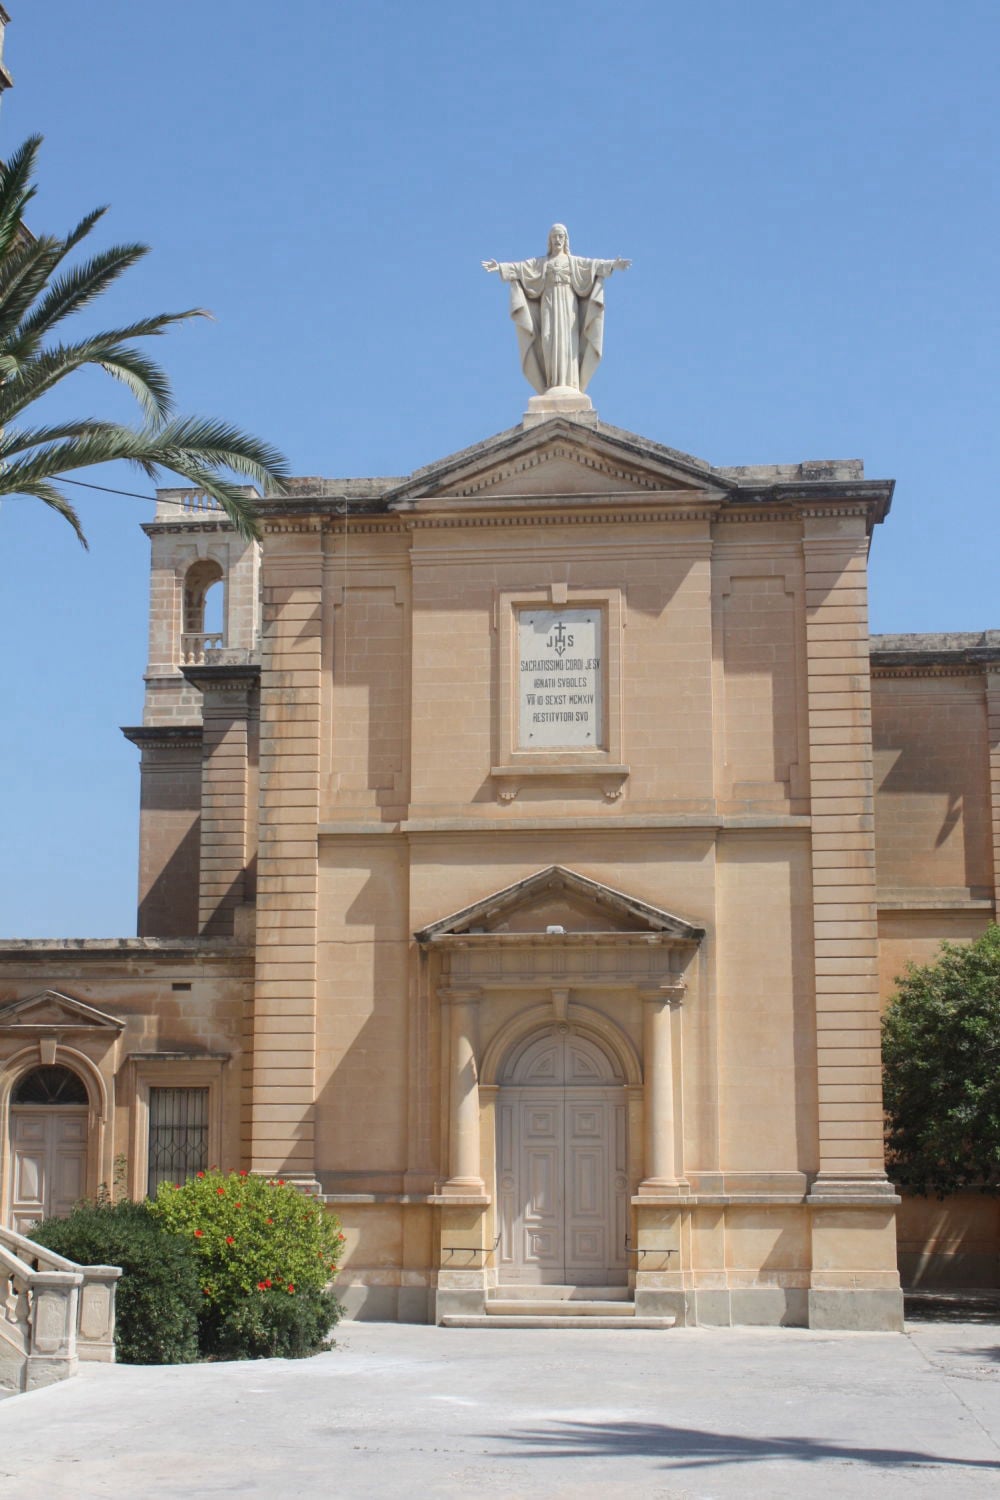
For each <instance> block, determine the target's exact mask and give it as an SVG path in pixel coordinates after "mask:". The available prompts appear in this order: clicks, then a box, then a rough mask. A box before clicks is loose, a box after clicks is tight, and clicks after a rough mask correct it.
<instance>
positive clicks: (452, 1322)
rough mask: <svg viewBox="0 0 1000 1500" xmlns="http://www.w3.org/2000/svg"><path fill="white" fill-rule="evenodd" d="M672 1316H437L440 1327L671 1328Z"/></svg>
mask: <svg viewBox="0 0 1000 1500" xmlns="http://www.w3.org/2000/svg"><path fill="white" fill-rule="evenodd" d="M675 1321H676V1320H675V1319H674V1318H637V1317H634V1316H633V1317H631V1318H625V1317H607V1316H603V1317H594V1318H587V1317H583V1318H579V1317H575V1316H573V1315H572V1314H567V1313H564V1314H561V1315H559V1316H553V1315H551V1314H545V1315H537V1316H533V1315H532V1314H530V1313H519V1314H516V1315H512V1314H509V1313H508V1314H505V1315H503V1316H494V1315H491V1314H489V1313H479V1314H472V1313H465V1314H460V1313H446V1314H445V1316H444V1317H443V1318H442V1319H441V1327H442V1328H617V1329H621V1330H624V1329H635V1328H647V1329H653V1328H673V1326H674V1322H675Z"/></svg>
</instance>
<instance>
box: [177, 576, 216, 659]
mask: <svg viewBox="0 0 1000 1500" xmlns="http://www.w3.org/2000/svg"><path fill="white" fill-rule="evenodd" d="M223 576H224V575H223V571H222V566H221V564H220V563H217V562H216V561H215V559H214V558H211V557H203V558H199V560H198V561H197V562H196V563H192V565H191V567H190V568H188V570H187V574H186V576H185V579H184V632H183V636H182V638H181V645H182V652H181V655H182V658H183V660H184V661H185V662H199V661H204V660H205V652H206V651H210V650H213V649H215V648H216V647H218V646H224V645H225V640H226V631H225V622H224V620H223V600H224V595H225V587H224V584H223V582H222V580H223Z"/></svg>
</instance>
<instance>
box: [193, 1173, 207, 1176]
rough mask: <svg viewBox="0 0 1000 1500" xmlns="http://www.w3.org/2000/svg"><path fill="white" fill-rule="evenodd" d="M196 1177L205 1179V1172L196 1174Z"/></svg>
mask: <svg viewBox="0 0 1000 1500" xmlns="http://www.w3.org/2000/svg"><path fill="white" fill-rule="evenodd" d="M194 1175H195V1176H196V1177H204V1175H205V1174H204V1172H196V1173H195V1174H194Z"/></svg>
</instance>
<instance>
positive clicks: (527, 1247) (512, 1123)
mask: <svg viewBox="0 0 1000 1500" xmlns="http://www.w3.org/2000/svg"><path fill="white" fill-rule="evenodd" d="M625 1123H626V1112H625V1106H624V1101H623V1098H622V1081H619V1080H617V1079H616V1078H615V1076H614V1070H613V1066H612V1064H611V1063H610V1061H609V1059H608V1058H607V1057H606V1056H605V1055H604V1054H603V1053H602V1052H601V1051H600V1049H599V1048H597V1047H596V1045H595V1044H594V1043H592V1042H590V1041H589V1040H588V1039H586V1038H584V1037H581V1036H577V1035H574V1034H572V1033H570V1034H569V1035H568V1036H567V1034H566V1033H559V1032H555V1031H553V1032H551V1033H548V1034H546V1035H545V1036H543V1037H541V1038H539V1039H538V1040H537V1041H536V1042H535V1043H534V1044H533V1045H531V1046H529V1047H528V1048H526V1049H524V1050H523V1051H522V1053H521V1056H520V1058H519V1059H518V1061H517V1063H516V1064H515V1066H514V1067H513V1068H512V1069H510V1070H509V1071H508V1072H507V1074H506V1075H505V1077H504V1081H503V1085H502V1086H501V1090H500V1094H499V1096H498V1100H497V1198H498V1212H499V1225H498V1227H499V1230H500V1256H499V1262H500V1267H501V1279H502V1280H504V1281H510V1282H518V1281H525V1282H531V1281H534V1282H539V1283H549V1284H553V1283H560V1282H566V1283H571V1284H572V1283H578V1284H580V1285H588V1284H589V1285H591V1286H594V1285H616V1284H623V1283H624V1281H625V1279H626V1271H627V1262H626V1257H625V1229H626V1223H627V1202H628V1200H627V1192H626V1188H627V1175H626V1156H625V1153H626V1140H625V1133H624V1132H625Z"/></svg>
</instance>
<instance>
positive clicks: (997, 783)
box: [986, 664, 1000, 916]
mask: <svg viewBox="0 0 1000 1500" xmlns="http://www.w3.org/2000/svg"><path fill="white" fill-rule="evenodd" d="M986 722H987V734H988V738H989V747H990V811H991V822H992V831H993V910H994V916H996V915H998V914H1000V664H996V665H994V664H991V665H990V666H989V667H988V668H987V670H986Z"/></svg>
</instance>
